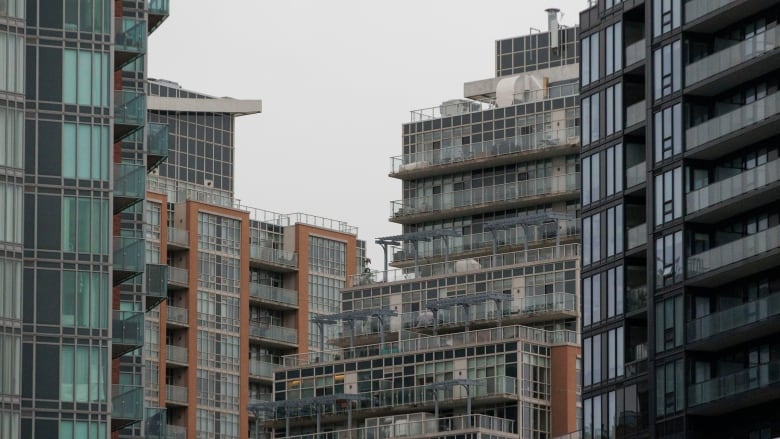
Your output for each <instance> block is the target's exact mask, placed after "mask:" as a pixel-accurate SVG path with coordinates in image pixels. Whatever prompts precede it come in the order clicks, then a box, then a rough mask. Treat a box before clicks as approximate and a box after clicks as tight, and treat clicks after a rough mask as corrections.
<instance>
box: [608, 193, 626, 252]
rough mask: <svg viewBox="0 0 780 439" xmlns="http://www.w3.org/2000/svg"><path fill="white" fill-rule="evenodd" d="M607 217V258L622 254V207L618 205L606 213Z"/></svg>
mask: <svg viewBox="0 0 780 439" xmlns="http://www.w3.org/2000/svg"><path fill="white" fill-rule="evenodd" d="M606 215H607V235H606V236H607V237H608V238H607V239H606V241H607V257H611V256H615V255H616V254H619V253H623V205H622V204H618V205H617V206H615V207H611V208H609V209H607V211H606Z"/></svg>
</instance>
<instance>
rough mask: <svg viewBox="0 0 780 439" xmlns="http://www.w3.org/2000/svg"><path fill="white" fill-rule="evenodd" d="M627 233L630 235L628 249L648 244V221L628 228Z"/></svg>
mask: <svg viewBox="0 0 780 439" xmlns="http://www.w3.org/2000/svg"><path fill="white" fill-rule="evenodd" d="M626 235H628V243H627V247H626V249H627V250H631V249H634V248H637V247H640V246H643V245H645V244H647V223H642V224H640V225H638V226H636V227H632V228H630V229H628V232H627V233H626Z"/></svg>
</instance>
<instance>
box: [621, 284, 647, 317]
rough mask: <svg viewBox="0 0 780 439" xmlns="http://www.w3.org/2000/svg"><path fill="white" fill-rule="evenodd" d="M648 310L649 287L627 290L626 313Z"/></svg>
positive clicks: (642, 286) (641, 286)
mask: <svg viewBox="0 0 780 439" xmlns="http://www.w3.org/2000/svg"><path fill="white" fill-rule="evenodd" d="M644 309H647V285H640V286H636V287H628V288H626V313H632V312H637V311H642V310H644Z"/></svg>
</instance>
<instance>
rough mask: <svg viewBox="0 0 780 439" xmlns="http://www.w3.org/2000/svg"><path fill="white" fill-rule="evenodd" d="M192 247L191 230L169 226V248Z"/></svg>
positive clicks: (183, 248) (181, 248) (184, 248)
mask: <svg viewBox="0 0 780 439" xmlns="http://www.w3.org/2000/svg"><path fill="white" fill-rule="evenodd" d="M189 247H190V232H189V231H187V230H184V229H177V228H175V227H168V250H176V249H178V250H186V249H188V248H189Z"/></svg>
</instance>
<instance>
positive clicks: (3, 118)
mask: <svg viewBox="0 0 780 439" xmlns="http://www.w3.org/2000/svg"><path fill="white" fill-rule="evenodd" d="M23 154H24V112H22V111H19V110H16V109H13V108H0V167H3V166H8V167H11V168H22V165H23V163H22V157H24V155H23Z"/></svg>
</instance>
